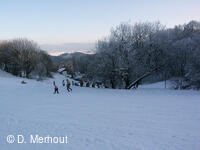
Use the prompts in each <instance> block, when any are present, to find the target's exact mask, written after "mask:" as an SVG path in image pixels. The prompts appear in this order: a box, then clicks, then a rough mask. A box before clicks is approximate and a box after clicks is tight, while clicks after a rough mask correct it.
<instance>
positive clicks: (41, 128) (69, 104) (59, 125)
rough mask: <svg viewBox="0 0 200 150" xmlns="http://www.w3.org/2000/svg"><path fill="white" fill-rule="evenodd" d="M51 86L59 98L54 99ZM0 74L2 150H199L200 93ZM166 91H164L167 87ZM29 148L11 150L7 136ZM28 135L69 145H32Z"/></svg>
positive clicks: (22, 146) (11, 145)
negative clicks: (88, 85)
mask: <svg viewBox="0 0 200 150" xmlns="http://www.w3.org/2000/svg"><path fill="white" fill-rule="evenodd" d="M53 80H56V83H57V84H58V85H59V91H60V94H59V95H57V94H55V95H54V94H53V85H52V82H53ZM62 80H63V76H61V75H56V76H55V79H49V80H45V81H43V82H37V81H34V80H25V81H27V84H21V81H22V79H21V78H17V77H13V76H12V75H8V74H7V73H5V72H2V71H0V150H200V92H198V91H192V90H191V91H176V90H169V89H164V88H162V84H161V83H159V84H157V86H156V84H154V85H152V88H151V85H147V86H142V87H141V88H139V89H137V90H111V89H93V88H84V87H83V88H80V87H72V88H73V91H72V92H71V93H69V92H67V91H66V89H65V88H63V87H62V85H61V83H62ZM163 86H164V85H163ZM10 134H12V135H14V136H15V137H16V136H17V135H24V137H25V140H26V143H24V144H17V143H16V142H15V143H13V144H8V143H7V142H6V140H7V136H8V135H10ZM30 135H39V136H41V137H45V136H47V135H49V136H52V137H56V136H60V137H61V136H67V137H68V143H67V144H47V143H46V144H44V143H42V144H33V143H32V144H31V143H29V136H30Z"/></svg>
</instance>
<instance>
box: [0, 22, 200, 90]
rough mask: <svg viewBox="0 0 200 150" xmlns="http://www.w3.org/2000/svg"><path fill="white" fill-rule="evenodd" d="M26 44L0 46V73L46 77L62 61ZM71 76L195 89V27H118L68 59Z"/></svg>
mask: <svg viewBox="0 0 200 150" xmlns="http://www.w3.org/2000/svg"><path fill="white" fill-rule="evenodd" d="M51 58H52V57H50V56H49V55H48V54H47V52H45V50H41V49H40V47H39V46H38V45H37V43H35V42H33V41H30V40H27V39H14V40H9V41H2V42H0V68H1V69H2V70H5V71H7V72H10V73H12V74H14V75H16V76H23V77H26V78H32V77H35V76H37V78H38V79H42V77H51V72H53V71H56V70H57V69H59V67H60V66H61V64H63V59H62V62H61V61H59V59H58V60H57V62H56V63H55V62H54V59H51ZM70 61H71V62H72V65H73V67H72V68H70V69H69V68H68V71H69V72H70V73H71V74H75V73H77V72H79V73H81V74H83V75H84V77H85V79H86V80H87V81H90V82H101V83H103V84H104V85H106V86H107V87H109V88H113V89H116V88H118V89H131V88H132V87H133V86H135V84H134V82H135V81H138V82H137V84H141V83H142V82H158V81H164V80H165V81H166V80H170V81H172V82H173V83H175V84H176V86H175V89H191V88H192V89H200V22H198V21H190V22H189V23H187V24H183V25H177V26H175V27H174V28H166V27H165V25H162V24H161V23H160V22H159V21H158V22H139V23H135V24H130V23H121V24H120V25H118V26H116V27H113V28H111V31H110V34H109V36H107V37H103V38H102V39H100V40H98V41H97V42H96V47H95V48H94V54H88V55H83V56H80V57H76V56H73V57H72V58H70ZM67 62H69V60H67V59H66V60H65V59H64V63H65V64H66V65H65V66H67Z"/></svg>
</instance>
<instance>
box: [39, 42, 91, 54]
mask: <svg viewBox="0 0 200 150" xmlns="http://www.w3.org/2000/svg"><path fill="white" fill-rule="evenodd" d="M40 47H41V49H42V50H45V51H47V52H48V53H49V54H52V55H59V54H62V53H71V52H85V53H89V52H92V51H94V48H95V43H63V44H57V45H56V44H41V45H40Z"/></svg>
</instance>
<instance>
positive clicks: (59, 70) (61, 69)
mask: <svg viewBox="0 0 200 150" xmlns="http://www.w3.org/2000/svg"><path fill="white" fill-rule="evenodd" d="M64 70H66V69H65V68H60V69H58V72H59V73H60V72H63V71H64Z"/></svg>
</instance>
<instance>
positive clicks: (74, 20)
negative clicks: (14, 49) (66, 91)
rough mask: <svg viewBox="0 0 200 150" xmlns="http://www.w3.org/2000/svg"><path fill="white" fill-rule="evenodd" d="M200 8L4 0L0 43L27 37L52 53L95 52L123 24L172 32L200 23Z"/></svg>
mask: <svg viewBox="0 0 200 150" xmlns="http://www.w3.org/2000/svg"><path fill="white" fill-rule="evenodd" d="M199 6H200V0H0V40H8V39H13V38H28V39H31V40H34V41H35V42H37V43H38V44H39V45H40V46H41V47H42V48H43V49H45V50H47V51H49V52H53V51H59V52H61V51H64V50H68V51H70V50H74V51H78V50H79V49H80V50H81V49H84V50H90V49H92V48H91V47H93V46H94V43H95V42H96V41H97V40H98V39H101V38H103V37H104V36H107V35H108V34H109V32H110V29H111V27H115V26H117V25H119V24H120V23H121V22H130V23H132V24H134V23H135V22H145V21H158V20H159V21H160V22H161V23H162V24H164V25H166V26H167V27H173V26H174V25H177V24H184V23H187V22H189V21H190V20H197V21H200V16H199V14H200V8H199ZM81 44H82V45H83V48H82V47H81ZM87 44H88V46H87ZM92 44H93V46H92ZM73 46H74V47H73Z"/></svg>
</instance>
